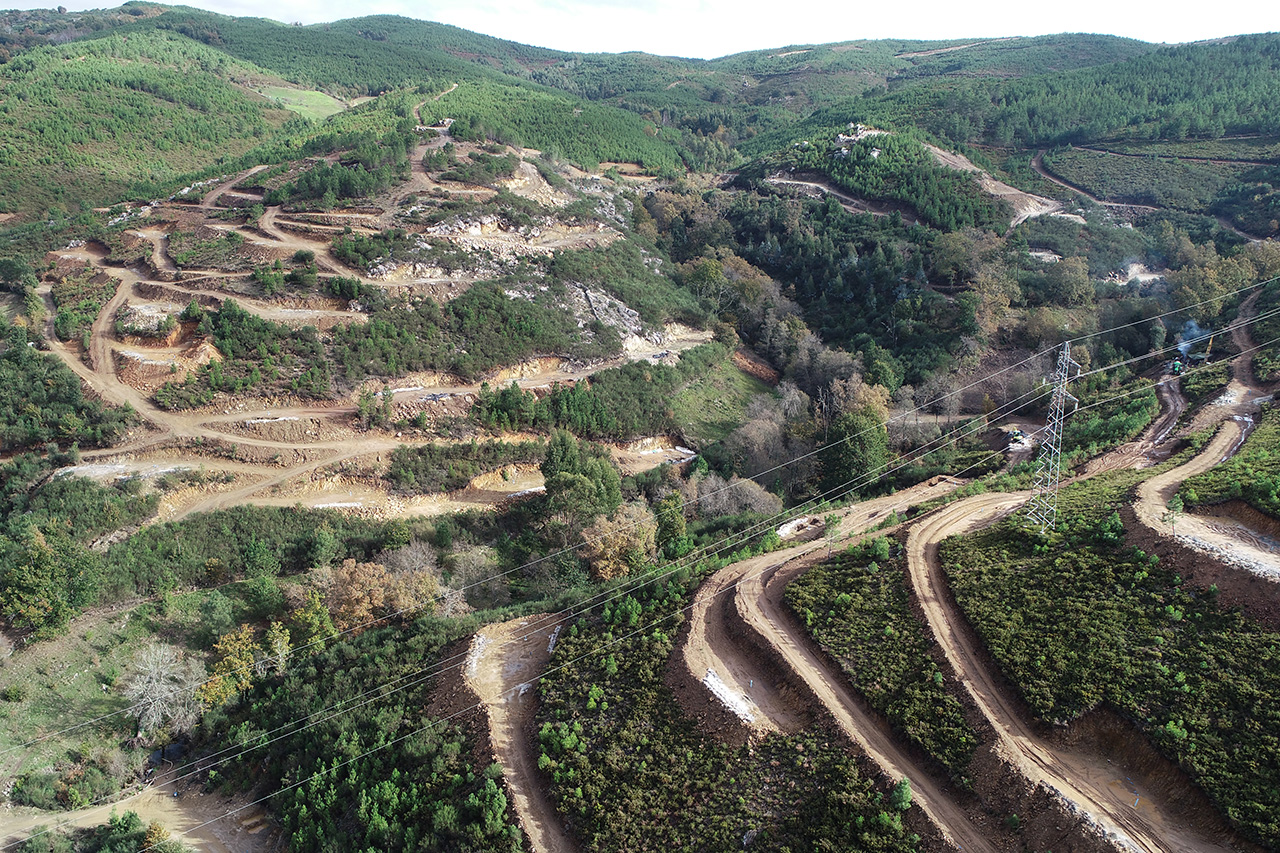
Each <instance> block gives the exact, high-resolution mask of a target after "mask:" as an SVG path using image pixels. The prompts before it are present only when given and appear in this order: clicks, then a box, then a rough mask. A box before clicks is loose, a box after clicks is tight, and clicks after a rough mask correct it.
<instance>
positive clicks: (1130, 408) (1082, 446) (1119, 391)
mask: <svg viewBox="0 0 1280 853" xmlns="http://www.w3.org/2000/svg"><path fill="white" fill-rule="evenodd" d="M1072 392H1073V393H1074V394H1075V395H1076V396H1077V397H1079V399H1080V406H1081V409H1082V410H1081V411H1080V414H1079V415H1078V416H1073V417H1072V418H1071V419H1070V420H1068V421H1067V424H1066V426H1065V427H1064V428H1063V432H1062V450H1063V452H1064V453H1074V454H1075V455H1076V456H1077V458H1080V459H1084V458H1088V457H1091V456H1096V455H1097V454H1099V453H1101V452H1103V451H1105V450H1109V449H1110V448H1112V447H1115V446H1117V445H1119V444H1123V443H1124V442H1126V441H1129V440H1130V439H1133V438H1136V437H1137V435H1138V434H1139V433H1141V432H1142V430H1144V429H1146V427H1147V425H1148V424H1150V423H1151V421H1152V419H1153V418H1155V416H1156V415H1157V414H1158V413H1159V411H1160V400H1159V397H1158V396H1157V395H1156V391H1155V386H1154V385H1152V384H1151V382H1150V381H1149V380H1146V379H1141V378H1137V377H1134V376H1133V375H1132V374H1131V373H1129V372H1128V370H1127V369H1121V370H1119V371H1116V372H1114V373H1113V374H1112V375H1108V374H1103V373H1099V374H1095V375H1093V376H1091V377H1089V380H1088V382H1087V383H1085V384H1084V387H1082V388H1073V389H1072ZM1084 407H1088V408H1087V409H1086V408H1084Z"/></svg>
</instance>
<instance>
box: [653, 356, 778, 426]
mask: <svg viewBox="0 0 1280 853" xmlns="http://www.w3.org/2000/svg"><path fill="white" fill-rule="evenodd" d="M769 393H771V391H770V389H769V386H768V385H766V384H765V383H763V382H761V381H760V380H759V379H757V378H755V377H754V376H751V375H750V374H747V373H744V372H743V371H741V370H739V369H738V368H737V367H736V366H734V364H733V362H731V361H723V362H721V363H719V364H718V365H716V366H715V367H714V368H713V369H712V370H711V371H709V372H708V373H707V374H706V375H704V376H702V377H699V378H698V379H695V380H693V381H692V382H690V383H689V384H688V385H686V386H685V387H684V388H683V389H682V390H681V391H680V393H679V394H677V395H676V397H675V399H674V400H672V401H671V409H672V412H673V415H674V418H675V422H676V425H677V426H678V427H679V428H681V429H683V431H684V435H685V437H686V438H688V439H689V440H690V441H695V442H698V443H700V444H701V443H708V442H713V441H722V440H723V439H724V438H725V437H726V436H728V435H729V433H731V432H733V431H734V430H735V429H737V427H738V426H739V425H741V424H742V422H743V421H744V420H745V419H746V412H747V403H749V402H750V401H751V398H752V397H754V396H756V395H757V394H769Z"/></svg>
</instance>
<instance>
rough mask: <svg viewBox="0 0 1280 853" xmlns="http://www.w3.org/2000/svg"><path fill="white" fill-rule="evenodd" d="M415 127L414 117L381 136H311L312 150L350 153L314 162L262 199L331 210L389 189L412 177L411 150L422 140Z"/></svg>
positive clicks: (361, 134)
mask: <svg viewBox="0 0 1280 853" xmlns="http://www.w3.org/2000/svg"><path fill="white" fill-rule="evenodd" d="M413 127H414V125H413V120H412V119H410V118H401V119H400V120H399V121H398V122H397V123H396V126H395V127H394V128H393V129H390V130H388V131H386V132H385V133H383V134H381V135H378V134H376V133H375V132H373V131H366V132H364V133H359V132H353V133H349V134H346V135H345V138H343V137H342V136H337V137H335V138H333V139H332V142H330V143H329V144H328V145H326V144H324V141H323V137H317V138H316V139H313V140H311V141H310V143H309V144H308V146H307V147H308V148H310V149H312V150H316V151H319V150H322V149H323V148H325V147H332V148H334V149H345V156H344V157H343V159H342V160H340V161H339V162H338V163H337V164H332V163H318V164H316V165H313V166H312V167H311V168H310V169H308V170H307V171H305V172H303V173H302V174H301V175H299V176H298V177H297V178H295V179H294V180H292V181H290V182H289V183H287V184H285V185H283V186H281V187H278V188H276V189H273V190H270V191H269V192H267V193H266V195H265V196H264V197H263V204H266V205H275V204H288V205H292V206H303V207H306V206H311V205H313V204H317V205H318V206H319V207H320V208H321V209H322V210H328V209H329V208H331V207H334V206H335V205H336V204H337V203H338V202H339V201H342V200H344V199H356V198H365V197H367V196H372V195H376V194H378V193H380V192H383V191H385V190H387V189H388V188H389V187H390V186H391V185H392V184H393V183H394V182H396V181H402V180H404V179H405V178H407V177H408V176H409V152H410V151H411V150H412V148H413V145H414V143H415V141H416V140H417V137H416V135H415V134H414V131H413Z"/></svg>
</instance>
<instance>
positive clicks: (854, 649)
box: [786, 537, 978, 784]
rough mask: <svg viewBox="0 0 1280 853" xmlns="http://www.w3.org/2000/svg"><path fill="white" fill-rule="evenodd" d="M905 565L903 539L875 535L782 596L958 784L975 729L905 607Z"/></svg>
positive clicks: (877, 704) (877, 705)
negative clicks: (971, 726) (969, 722)
mask: <svg viewBox="0 0 1280 853" xmlns="http://www.w3.org/2000/svg"><path fill="white" fill-rule="evenodd" d="M905 572H906V555H905V553H904V552H903V549H902V546H901V544H900V543H897V542H892V541H890V540H888V539H886V538H884V537H880V538H878V539H874V540H871V541H868V542H867V543H865V544H863V545H855V546H852V547H850V548H849V549H847V550H846V551H845V552H844V553H842V554H840V555H839V556H837V557H835V558H833V559H831V560H828V561H827V562H825V563H821V564H819V565H817V566H814V567H813V568H812V569H809V570H808V571H807V572H805V573H804V574H803V575H801V576H800V577H799V578H797V579H796V580H795V581H793V582H792V583H791V584H790V585H789V586H788V587H787V592H786V600H787V604H788V606H789V607H790V608H791V610H792V611H793V612H794V613H795V614H796V615H797V616H798V617H799V618H800V620H801V621H802V622H804V624H805V625H806V627H807V628H808V629H809V632H810V633H811V634H812V636H813V638H814V639H815V640H817V641H818V643H819V644H820V645H821V646H822V647H823V649H825V650H826V651H827V652H828V653H829V654H831V655H833V656H834V657H835V658H836V660H838V661H839V662H840V666H841V668H842V669H843V670H844V672H845V673H846V674H847V675H848V676H849V678H850V679H851V680H852V681H853V684H854V686H855V687H856V688H857V689H858V691H859V692H860V693H861V694H862V695H863V696H864V697H866V700H867V702H868V703H869V704H870V705H871V707H872V708H874V709H875V710H876V711H878V712H880V713H881V714H883V715H884V716H885V717H886V718H887V719H888V720H889V723H890V724H891V725H892V726H893V727H894V729H895V730H896V731H897V732H899V733H900V734H902V735H904V736H905V737H906V739H907V740H908V741H910V742H911V743H913V744H915V745H916V746H918V747H920V748H921V749H922V750H924V752H925V753H926V754H927V755H929V756H931V757H932V758H933V759H934V760H936V761H937V762H938V763H939V764H941V765H942V766H943V768H945V769H946V771H947V773H948V774H950V775H951V776H952V777H953V778H955V779H957V780H960V781H961V783H962V784H963V783H964V781H965V780H964V777H965V776H966V775H967V772H968V765H969V761H970V760H971V759H972V758H973V750H974V748H975V746H976V745H977V743H978V737H977V735H976V734H975V733H974V731H973V730H972V729H971V728H970V727H969V725H968V723H967V722H965V719H964V711H963V709H962V708H961V706H960V702H959V701H958V700H957V699H956V697H955V695H954V694H953V692H952V690H949V689H948V687H947V685H946V681H945V679H944V677H943V674H942V671H941V670H940V669H939V667H938V662H937V660H936V659H935V658H934V656H933V655H932V654H931V653H930V651H929V640H928V639H927V633H926V631H925V630H924V626H923V625H922V624H921V623H920V620H919V618H918V617H917V616H916V615H915V614H914V613H912V612H911V608H910V605H909V598H908V593H907V586H906V578H905Z"/></svg>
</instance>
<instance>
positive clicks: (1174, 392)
mask: <svg viewBox="0 0 1280 853" xmlns="http://www.w3.org/2000/svg"><path fill="white" fill-rule="evenodd" d="M1156 396H1157V397H1159V399H1160V414H1159V416H1157V417H1156V419H1155V420H1154V421H1152V422H1151V424H1150V425H1149V426H1148V427H1147V428H1146V429H1144V430H1143V431H1142V434H1141V435H1140V436H1138V438H1137V439H1136V440H1134V441H1130V442H1127V443H1125V444H1122V445H1120V446H1119V447H1117V448H1115V449H1114V450H1109V451H1107V452H1106V453H1104V454H1102V455H1101V456H1096V457H1094V458H1093V459H1090V460H1089V461H1088V462H1086V463H1085V464H1084V467H1083V469H1082V470H1081V474H1080V477H1079V478H1080V479H1083V478H1085V477H1094V476H1097V475H1098V474H1101V473H1103V472H1104V471H1120V470H1123V469H1128V468H1147V467H1150V466H1152V465H1155V464H1156V463H1157V462H1159V461H1160V460H1161V459H1162V458H1164V457H1165V456H1167V455H1168V453H1167V450H1166V449H1164V448H1163V447H1162V445H1164V444H1165V443H1166V442H1167V441H1168V440H1169V438H1170V436H1172V435H1173V431H1174V428H1175V427H1177V425H1178V418H1180V417H1182V413H1183V412H1185V411H1186V409H1187V398H1186V397H1185V396H1184V395H1183V393H1182V386H1181V384H1180V383H1179V381H1178V378H1177V377H1175V376H1161V377H1160V379H1159V380H1157V382H1156Z"/></svg>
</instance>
